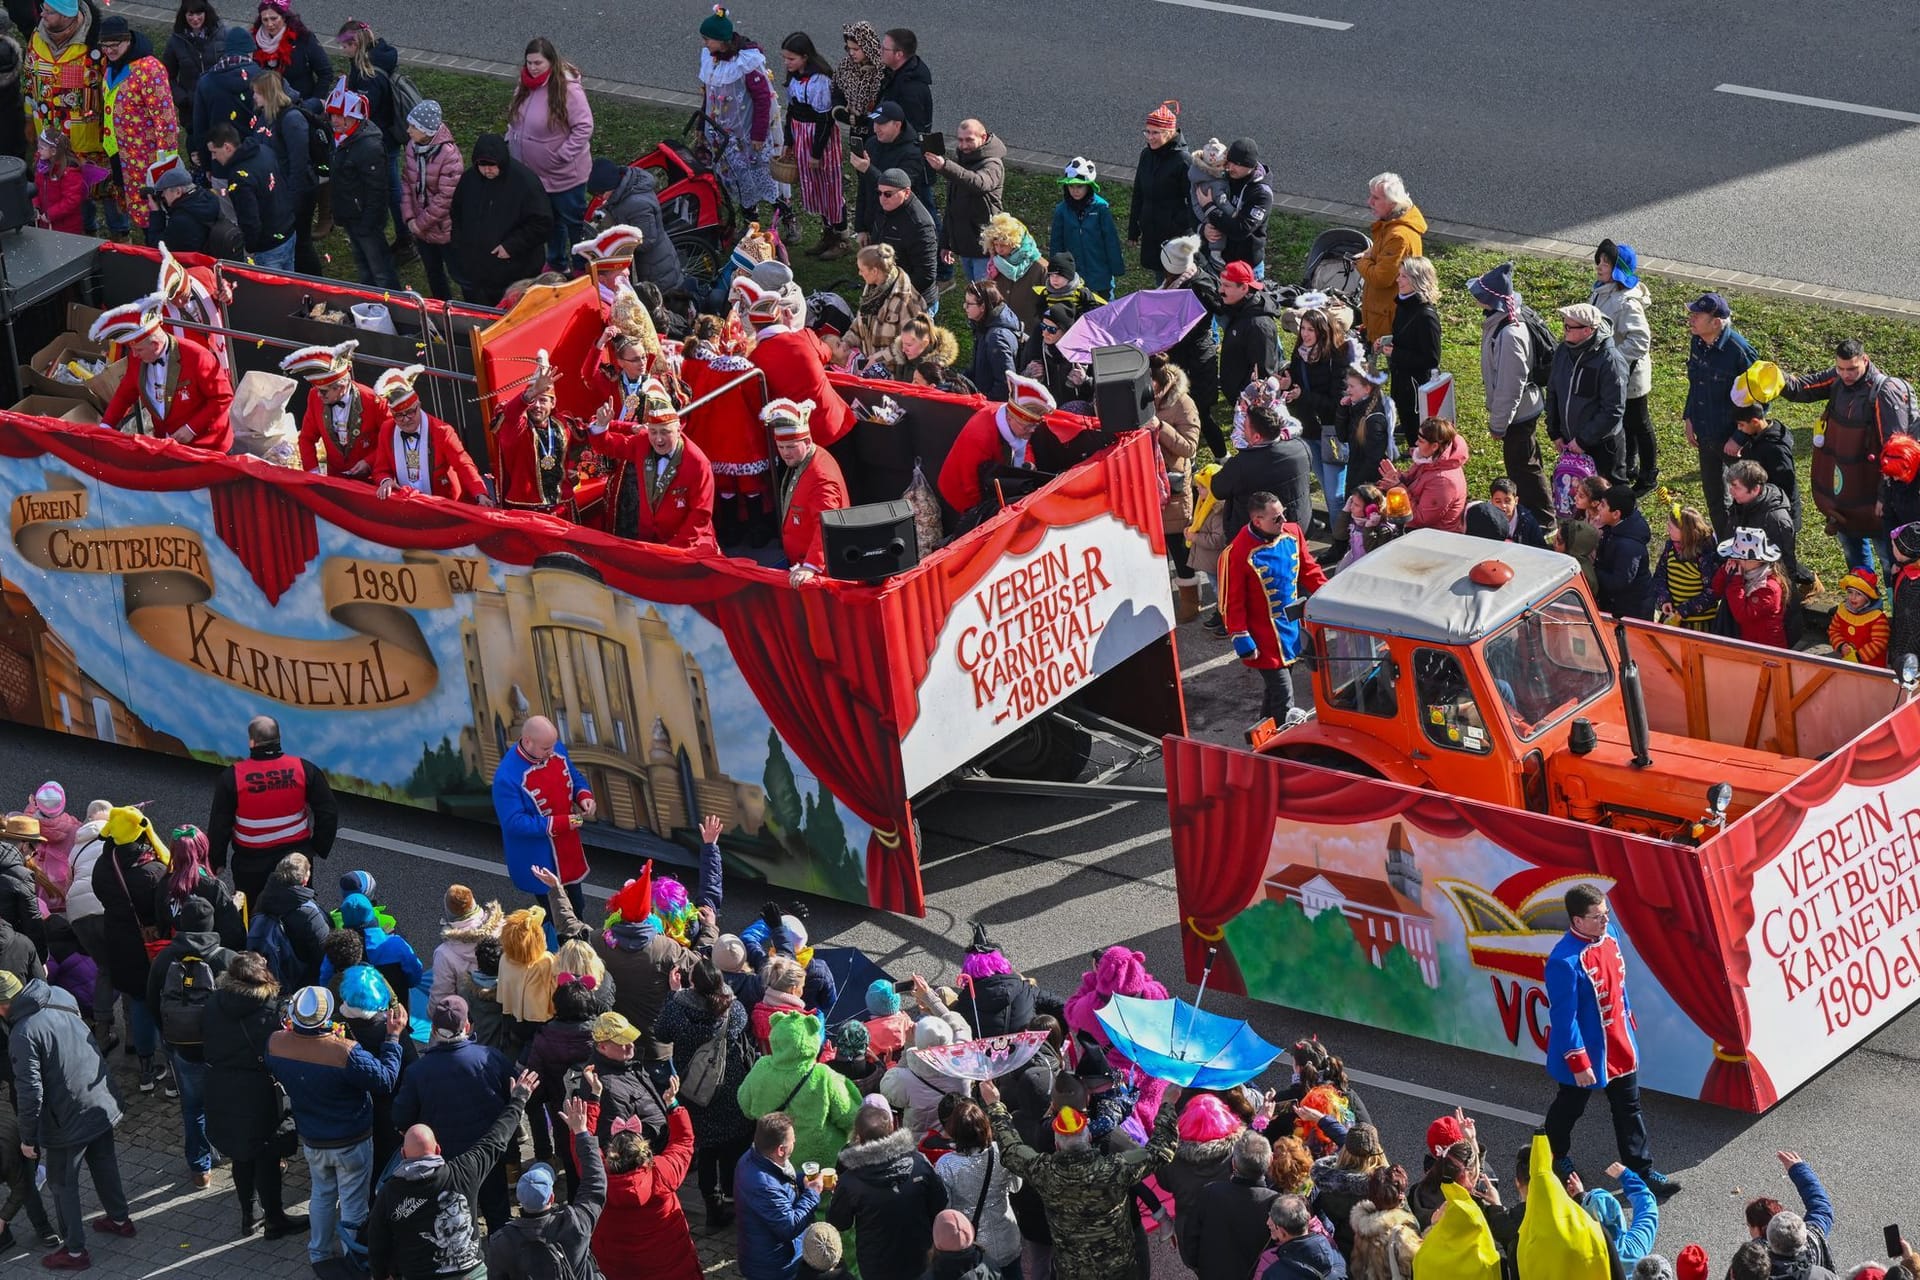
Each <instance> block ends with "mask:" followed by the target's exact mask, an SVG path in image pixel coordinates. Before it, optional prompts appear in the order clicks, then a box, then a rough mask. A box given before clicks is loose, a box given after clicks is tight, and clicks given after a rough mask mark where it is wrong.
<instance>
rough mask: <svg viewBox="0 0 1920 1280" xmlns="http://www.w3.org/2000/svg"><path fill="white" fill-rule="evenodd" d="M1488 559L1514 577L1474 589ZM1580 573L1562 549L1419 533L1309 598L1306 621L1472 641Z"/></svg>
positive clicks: (1448, 640) (1451, 641)
mask: <svg viewBox="0 0 1920 1280" xmlns="http://www.w3.org/2000/svg"><path fill="white" fill-rule="evenodd" d="M1485 560H1498V561H1500V562H1501V563H1503V564H1505V565H1506V566H1507V567H1508V568H1510V569H1512V570H1513V579H1512V580H1511V581H1510V582H1508V583H1507V584H1506V585H1505V586H1502V587H1482V586H1476V585H1475V584H1474V583H1473V582H1472V581H1470V580H1469V579H1468V577H1467V575H1468V573H1470V572H1471V571H1472V569H1473V567H1474V566H1475V565H1477V564H1479V563H1481V562H1482V561H1485ZM1579 576H1580V566H1579V565H1578V564H1577V563H1576V562H1575V561H1574V560H1573V559H1572V558H1570V557H1568V556H1563V555H1561V554H1560V553H1559V552H1557V551H1542V550H1541V549H1540V548H1538V547H1529V546H1526V545H1525V544H1523V543H1518V542H1493V541H1490V540H1489V539H1486V538H1470V537H1468V536H1467V535H1466V534H1463V533H1443V532H1441V531H1440V530H1438V529H1416V530H1414V531H1413V532H1412V533H1409V534H1406V535H1404V536H1402V537H1399V538H1395V539H1394V540H1393V541H1392V542H1389V543H1387V544H1386V545H1385V546H1383V547H1381V548H1380V549H1379V550H1377V551H1372V552H1369V553H1368V554H1367V555H1366V557H1365V558H1364V559H1362V560H1361V561H1360V562H1359V563H1358V564H1356V565H1354V566H1353V567H1352V568H1350V569H1346V570H1344V571H1342V572H1340V573H1338V574H1336V575H1335V576H1334V577H1333V578H1331V579H1329V580H1328V582H1327V585H1326V586H1324V587H1322V588H1320V590H1318V591H1316V592H1314V593H1313V595H1311V596H1309V597H1308V598H1307V609H1306V618H1307V621H1308V622H1311V623H1313V624H1314V625H1316V626H1323V627H1341V628H1345V629H1346V630H1350V631H1370V632H1374V633H1377V634H1381V635H1391V636H1402V637H1405V638H1406V639H1409V640H1427V641H1432V642H1433V643H1435V644H1447V645H1453V644H1471V643H1473V642H1474V641H1476V640H1480V639H1482V638H1484V637H1486V636H1488V635H1491V634H1492V633H1493V632H1495V631H1498V630H1499V629H1500V628H1501V627H1503V626H1505V625H1506V624H1507V623H1509V622H1511V621H1512V620H1513V619H1515V618H1517V617H1519V616H1520V614H1521V613H1522V612H1523V611H1525V609H1526V608H1527V606H1528V605H1530V604H1534V603H1537V602H1540V601H1543V600H1545V599H1547V598H1549V597H1551V596H1552V595H1554V594H1556V593H1557V592H1558V590H1559V588H1561V587H1563V586H1565V585H1566V584H1567V583H1569V582H1571V581H1573V579H1575V578H1577V577H1579Z"/></svg>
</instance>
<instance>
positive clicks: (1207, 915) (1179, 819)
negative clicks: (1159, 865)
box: [1166, 712, 1920, 1110]
mask: <svg viewBox="0 0 1920 1280" xmlns="http://www.w3.org/2000/svg"><path fill="white" fill-rule="evenodd" d="M1916 715H1920V712H1916ZM1166 760H1167V778H1168V804H1169V812H1170V814H1171V815H1172V819H1173V842H1174V866H1175V875H1176V885H1177V887H1178V892H1179V896H1180V911H1181V919H1182V930H1181V942H1182V947H1183V950H1184V952H1185V954H1186V956H1187V960H1188V976H1189V977H1197V975H1198V965H1197V964H1196V963H1195V957H1196V956H1198V957H1199V958H1200V959H1201V960H1204V958H1205V951H1206V947H1207V946H1208V945H1210V941H1209V939H1211V938H1214V937H1217V936H1218V934H1219V930H1220V928H1221V926H1222V925H1224V924H1225V923H1226V922H1227V921H1228V920H1230V919H1232V918H1233V917H1234V916H1236V915H1238V914H1239V913H1240V912H1241V911H1242V910H1244V909H1245V908H1246V907H1247V905H1248V904H1249V903H1251V902H1252V901H1253V899H1254V896H1255V895H1256V894H1257V893H1258V891H1259V884H1260V877H1261V876H1262V875H1264V873H1265V870H1266V862H1267V851H1268V848H1269V846H1270V841H1271V838H1272V834H1273V830H1274V823H1275V820H1276V819H1281V818H1284V819H1287V820H1289V821H1295V822H1309V823H1326V824H1341V823H1359V822H1371V821H1376V820H1380V819H1384V818H1393V817H1402V818H1405V819H1407V820H1408V821H1411V822H1413V823H1414V824H1415V825H1416V826H1418V827H1419V828H1420V829H1421V830H1423V831H1425V832H1428V833H1429V834H1432V835H1437V836H1441V837H1443V838H1458V837H1461V836H1464V835H1468V834H1471V833H1473V832H1478V833H1480V834H1481V835H1484V836H1486V837H1487V838H1488V839H1489V840H1492V841H1493V842H1494V843H1496V844H1498V845H1500V846H1501V847H1502V848H1504V849H1506V850H1507V851H1509V852H1510V853H1512V854H1513V855H1514V856H1515V857H1518V858H1521V859H1523V860H1525V861H1527V862H1530V863H1533V864H1534V865H1535V866H1543V867H1571V868H1576V869H1582V870H1588V871H1591V872H1593V873H1594V874H1595V875H1601V876H1607V877H1609V878H1611V879H1613V880H1615V881H1616V882H1618V883H1619V884H1621V885H1623V886H1625V888H1626V890H1627V891H1626V892H1623V893H1620V894H1617V895H1615V896H1614V898H1613V900H1612V905H1613V909H1614V912H1615V914H1616V917H1617V918H1618V920H1619V922H1620V924H1621V926H1622V928H1624V929H1625V930H1626V932H1627V933H1628V934H1629V935H1630V936H1631V937H1632V939H1633V943H1634V946H1635V948H1636V949H1637V950H1638V951H1639V953H1640V956H1641V958H1642V960H1644V961H1645V962H1646V964H1647V966H1648V968H1650V969H1651V970H1652V971H1653V973H1654V976H1655V977H1657V978H1658V979H1659V980H1660V984H1661V985H1662V986H1663V987H1665V988H1666V990H1667V993H1668V994H1669V995H1671V996H1672V997H1673V1000H1674V1003H1675V1004H1676V1005H1678V1006H1679V1007H1680V1010H1681V1012H1683V1013H1685V1014H1686V1015H1687V1017H1689V1018H1690V1019H1692V1020H1693V1022H1694V1023H1695V1025H1697V1026H1698V1027H1700V1029H1701V1030H1702V1031H1703V1032H1705V1033H1706V1034H1707V1035H1708V1036H1710V1037H1712V1038H1713V1040H1714V1042H1715V1060H1714V1064H1713V1066H1712V1067H1711V1068H1710V1070H1709V1072H1708V1076H1707V1083H1706V1085H1705V1087H1704V1091H1703V1093H1702V1096H1703V1097H1704V1098H1706V1099H1707V1100H1708V1101H1714V1102H1719V1103H1721V1104H1722V1105H1725V1106H1732V1107H1738V1108H1740V1109H1743V1110H1753V1109H1756V1108H1764V1107H1765V1106H1767V1105H1770V1104H1771V1103H1772V1102H1773V1101H1774V1100H1775V1098H1776V1094H1775V1091H1774V1087H1773V1084H1772V1082H1771V1081H1770V1080H1769V1079H1767V1076H1766V1073H1765V1071H1764V1070H1762V1069H1760V1068H1759V1067H1758V1066H1756V1065H1755V1064H1753V1063H1751V1062H1749V1061H1747V1060H1746V1058H1745V1057H1744V1055H1743V1054H1742V1053H1741V1049H1742V1046H1744V1045H1745V1043H1746V1023H1745V1008H1744V1005H1743V1004H1742V1003H1741V1001H1740V998H1739V995H1738V992H1737V991H1736V990H1735V989H1734V985H1733V979H1732V976H1731V975H1730V974H1729V973H1728V972H1727V970H1726V969H1725V968H1724V967H1722V966H1718V965H1714V964H1702V963H1701V959H1702V957H1703V956H1711V955H1714V954H1716V953H1717V951H1718V949H1719V940H1720V937H1721V930H1720V929H1719V928H1717V927H1716V925H1715V914H1714V906H1713V903H1712V902H1711V900H1710V897H1709V894H1708V890H1707V887H1706V882H1705V877H1704V876H1703V874H1702V871H1701V855H1702V853H1703V852H1704V851H1701V850H1693V849H1682V848H1676V847H1675V846H1672V845H1668V844H1663V843H1660V842H1656V841H1650V840H1642V839H1638V838H1635V837H1631V836H1623V835H1620V834H1619V833H1616V832H1612V831H1607V830H1605V829H1603V828H1599V827H1589V826H1586V825H1584V824H1580V823H1572V822H1565V821H1561V820H1559V819H1555V818H1545V817H1542V816H1540V815H1538V814H1533V813H1527V812H1524V811H1518V810H1512V809H1507V808H1503V807H1501V806H1497V805H1487V804H1479V803H1475V802H1472V801H1466V800H1460V799H1456V798H1453V797H1450V796H1443V795H1439V794H1436V793H1434V792H1431V791H1421V790H1416V789H1414V788H1411V787H1403V786H1399V785H1398V784H1395V783H1390V782H1383V781H1378V780H1375V779H1369V778H1359V777H1354V776H1353V775H1350V774H1345V773H1340V772H1337V771H1334V770H1329V769H1319V768H1314V767H1312V766H1309V765H1301V764H1294V763H1291V762H1289V761H1285V760H1282V759H1280V758H1279V757H1277V756H1258V755H1254V754H1252V753H1251V752H1247V751H1242V750H1237V749H1234V748H1229V747H1219V746H1212V745H1209V744H1205V743H1198V742H1193V741H1191V740H1189V739H1184V738H1169V739H1168V740H1167V749H1166ZM1256 833H1257V838H1256ZM1256 846H1257V847H1256ZM1769 856H1770V855H1769ZM1196 873H1198V874H1196ZM1750 882H1751V881H1750V879H1749V883H1750ZM1748 915H1749V917H1750V916H1751V910H1750V909H1749V912H1748ZM1742 933H1744V930H1742ZM1223 972H1225V970H1224V969H1223V966H1222V965H1221V964H1220V963H1218V962H1216V964H1215V966H1214V975H1215V977H1214V980H1215V982H1216V983H1217V982H1219V981H1220V979H1221V976H1222V974H1223ZM1232 973H1233V981H1234V983H1235V985H1236V989H1241V988H1240V987H1239V974H1238V970H1237V969H1235V970H1233V971H1232ZM1742 977H1743V978H1744V975H1742Z"/></svg>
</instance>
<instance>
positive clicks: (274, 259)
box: [249, 236, 300, 271]
mask: <svg viewBox="0 0 1920 1280" xmlns="http://www.w3.org/2000/svg"><path fill="white" fill-rule="evenodd" d="M299 247H300V242H299V240H297V239H295V238H294V237H293V236H288V237H287V238H286V239H285V240H282V241H281V242H280V243H279V244H277V245H275V246H274V247H273V248H271V249H257V250H255V251H254V252H253V253H252V254H250V255H249V256H250V257H251V258H252V259H253V265H254V266H256V267H265V268H267V270H269V271H291V270H293V253H294V250H295V249H298V248H299Z"/></svg>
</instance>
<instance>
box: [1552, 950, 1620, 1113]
mask: <svg viewBox="0 0 1920 1280" xmlns="http://www.w3.org/2000/svg"><path fill="white" fill-rule="evenodd" d="M1546 977H1547V1011H1548V1017H1549V1018H1550V1019H1551V1020H1552V1023H1553V1025H1552V1028H1551V1029H1550V1030H1549V1031H1548V1033H1547V1073H1548V1074H1549V1075H1551V1076H1552V1077H1553V1078H1554V1079H1555V1080H1558V1081H1559V1082H1560V1083H1561V1084H1572V1083H1573V1078H1574V1076H1575V1075H1577V1074H1579V1073H1580V1072H1582V1071H1591V1072H1593V1074H1594V1083H1593V1086H1592V1087H1593V1088H1596V1089H1599V1088H1604V1087H1605V1086H1606V1084H1607V1082H1608V1081H1610V1080H1617V1079H1619V1078H1620V1077H1621V1076H1624V1075H1626V1074H1628V1073H1629V1072H1632V1071H1637V1070H1639V1068H1640V1046H1639V1044H1638V1043H1637V1042H1636V1041H1635V1039H1634V1030H1635V1027H1634V1021H1633V1005H1632V1003H1631V1002H1630V1001H1629V1000H1628V999H1627V959H1626V956H1625V955H1623V954H1622V953H1621V950H1620V941H1619V939H1618V938H1616V937H1615V936H1614V934H1613V928H1612V926H1611V925H1609V926H1608V928H1607V932H1606V933H1605V934H1603V935H1601V936H1600V937H1599V938H1598V939H1596V940H1594V941H1591V942H1590V941H1588V940H1587V939H1585V938H1583V937H1581V936H1580V935H1579V934H1577V933H1574V932H1573V931H1572V930H1571V929H1569V930H1568V931H1567V936H1566V937H1564V938H1562V939H1560V941H1559V942H1558V943H1557V944H1555V946H1554V948H1553V951H1552V953H1551V954H1550V955H1548V956H1547V973H1546Z"/></svg>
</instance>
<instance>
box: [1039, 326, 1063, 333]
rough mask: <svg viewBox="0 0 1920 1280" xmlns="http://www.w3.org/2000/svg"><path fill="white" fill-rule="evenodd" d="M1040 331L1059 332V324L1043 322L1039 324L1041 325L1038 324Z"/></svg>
mask: <svg viewBox="0 0 1920 1280" xmlns="http://www.w3.org/2000/svg"><path fill="white" fill-rule="evenodd" d="M1040 332H1042V333H1058V332H1060V326H1059V325H1057V324H1043V325H1041V326H1040Z"/></svg>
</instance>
